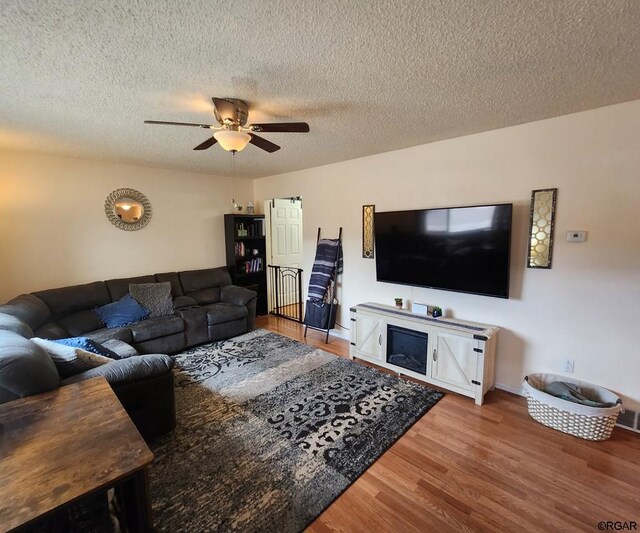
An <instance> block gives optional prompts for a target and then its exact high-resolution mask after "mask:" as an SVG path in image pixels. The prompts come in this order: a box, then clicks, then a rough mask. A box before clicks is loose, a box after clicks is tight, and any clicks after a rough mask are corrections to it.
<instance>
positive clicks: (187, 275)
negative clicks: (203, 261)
mask: <svg viewBox="0 0 640 533" xmlns="http://www.w3.org/2000/svg"><path fill="white" fill-rule="evenodd" d="M178 275H179V276H180V283H181V285H182V290H183V291H184V294H185V296H189V297H191V298H193V299H195V300H196V301H197V302H198V303H199V304H200V305H207V304H211V303H216V302H219V301H220V289H221V288H222V287H224V286H225V285H230V284H231V276H229V272H228V271H227V269H226V268H225V267H219V268H207V269H204V270H188V271H185V272H179V273H178Z"/></svg>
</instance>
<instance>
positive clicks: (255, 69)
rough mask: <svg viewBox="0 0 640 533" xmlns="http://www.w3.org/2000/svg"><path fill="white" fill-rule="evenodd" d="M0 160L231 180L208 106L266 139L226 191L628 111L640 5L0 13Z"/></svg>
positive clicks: (414, 4)
mask: <svg viewBox="0 0 640 533" xmlns="http://www.w3.org/2000/svg"><path fill="white" fill-rule="evenodd" d="M0 49H1V50H2V52H1V53H0V94H1V95H2V96H0V147H9V148H14V149H24V150H38V151H44V152H54V153H60V154H66V155H71V156H78V157H89V158H99V159H109V160H116V161H122V162H132V163H139V164H145V165H153V166H158V167H165V168H178V169H185V170H194V171H201V172H207V173H211V174H223V175H229V174H230V173H231V156H230V154H229V153H227V152H224V151H223V150H222V149H221V148H220V147H219V146H214V147H213V148H210V149H209V150H206V151H202V152H194V151H193V150H192V148H193V147H194V146H196V145H197V144H199V143H201V142H202V141H204V140H205V139H206V138H207V137H208V131H205V130H202V129H199V128H180V127H171V126H151V125H145V124H143V120H145V119H154V120H171V121H184V122H207V123H209V122H212V120H213V115H212V108H211V104H210V97H211V96H218V97H235V98H240V99H244V100H246V101H247V102H248V103H249V104H250V115H249V122H267V121H287V120H296V121H307V122H308V123H309V124H310V126H311V133H309V134H275V133H273V134H263V135H264V137H266V138H268V139H269V140H271V141H273V142H276V143H277V144H280V145H281V146H282V149H281V150H280V151H279V152H276V153H274V154H268V153H266V152H263V151H262V150H259V149H258V148H256V147H254V146H248V147H247V148H246V149H245V150H244V151H243V152H241V153H239V154H238V156H237V172H238V176H244V177H257V176H265V175H271V174H277V173H281V172H286V171H290V170H295V169H301V168H307V167H313V166H317V165H322V164H326V163H331V162H337V161H343V160H346V159H352V158H356V157H361V156H365V155H370V154H374V153H379V152H384V151H388V150H394V149H398V148H403V147H408V146H414V145H418V144H424V143H428V142H432V141H437V140H441V139H446V138H451V137H457V136H460V135H465V134H469V133H475V132H479V131H486V130H490V129H494V128H499V127H504V126H509V125H514V124H520V123H523V122H530V121H533V120H538V119H542V118H547V117H552V116H558V115H563V114H567V113H573V112H576V111H582V110H585V109H590V108H595V107H600V106H604V105H608V104H613V103H618V102H623V101H628V100H634V99H638V98H640V1H639V0H628V1H623V0H607V1H605V0H593V1H587V0H563V1H561V2H558V1H554V0H538V1H535V0H528V1H513V0H505V1H496V0H494V1H488V0H487V1H485V0H475V1H471V0H468V1H464V0H463V1H453V0H452V1H444V0H441V1H435V0H434V1H426V0H414V1H409V0H405V1H400V0H399V1H395V2H389V1H386V2H385V1H373V0H354V1H344V0H341V1H335V0H329V1H319V0H262V1H243V2H238V1H237V0H236V1H230V2H223V1H211V0H206V1H187V0H182V1H178V0H172V1H159V0H137V1H130V2H125V1H117V0H104V1H100V2H81V1H68V0H58V1H52V0H3V2H2V17H0Z"/></svg>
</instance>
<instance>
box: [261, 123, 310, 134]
mask: <svg viewBox="0 0 640 533" xmlns="http://www.w3.org/2000/svg"><path fill="white" fill-rule="evenodd" d="M249 127H250V128H251V131H257V132H265V133H309V124H307V123H306V122H271V123H267V124H251V126H249Z"/></svg>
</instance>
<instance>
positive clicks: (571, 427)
mask: <svg viewBox="0 0 640 533" xmlns="http://www.w3.org/2000/svg"><path fill="white" fill-rule="evenodd" d="M553 381H564V382H565V383H572V384H574V385H577V386H579V387H580V388H581V389H582V393H583V394H584V395H585V396H587V397H589V398H592V399H594V400H596V401H600V402H608V403H614V404H615V405H614V406H613V407H589V406H586V405H581V404H578V403H574V402H570V401H568V400H563V399H562V398H557V397H556V396H552V395H551V394H547V393H546V392H544V389H545V387H546V386H547V385H548V384H550V383H552V382H553ZM524 390H525V393H526V395H527V405H528V407H529V415H531V418H533V419H534V420H537V421H538V422H540V423H541V424H544V425H545V426H549V427H550V428H553V429H557V430H558V431H562V432H563V433H568V434H569V435H573V436H575V437H580V438H581V439H586V440H594V441H600V440H607V439H608V438H609V437H610V436H611V431H612V430H613V426H614V425H615V423H616V420H617V419H618V414H619V413H620V411H621V410H622V406H621V400H620V398H618V396H616V395H615V394H614V393H613V392H611V391H609V390H607V389H604V388H602V387H598V386H597V385H592V384H591V383H585V382H584V381H578V380H576V379H571V378H567V377H565V376H555V375H553V374H530V375H528V376H527V377H525V378H524Z"/></svg>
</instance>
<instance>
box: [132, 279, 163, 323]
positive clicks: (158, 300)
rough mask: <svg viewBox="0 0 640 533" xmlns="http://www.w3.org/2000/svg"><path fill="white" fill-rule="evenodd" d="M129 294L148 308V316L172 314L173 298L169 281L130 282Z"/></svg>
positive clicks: (155, 316)
mask: <svg viewBox="0 0 640 533" xmlns="http://www.w3.org/2000/svg"><path fill="white" fill-rule="evenodd" d="M129 294H130V295H131V296H133V297H134V298H135V300H136V301H137V302H138V303H140V305H142V307H144V308H145V309H148V310H149V318H157V317H159V316H167V315H172V314H173V300H172V298H171V283H170V282H168V281H163V282H162V283H132V284H131V285H129Z"/></svg>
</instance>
